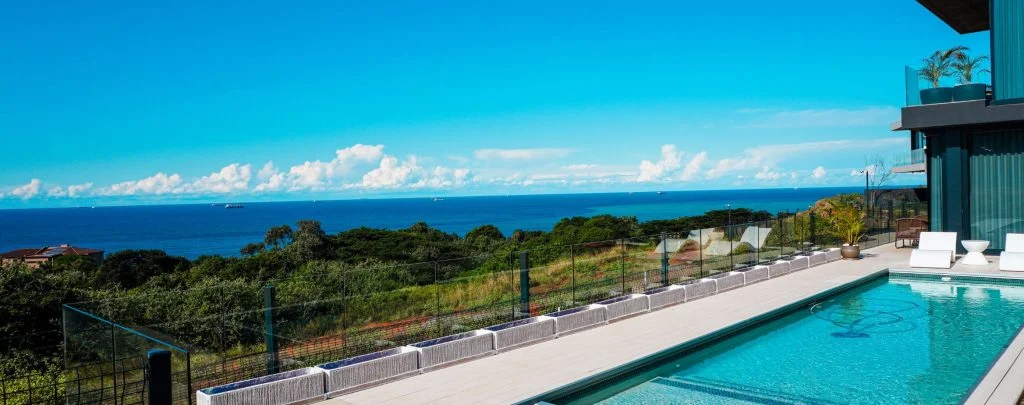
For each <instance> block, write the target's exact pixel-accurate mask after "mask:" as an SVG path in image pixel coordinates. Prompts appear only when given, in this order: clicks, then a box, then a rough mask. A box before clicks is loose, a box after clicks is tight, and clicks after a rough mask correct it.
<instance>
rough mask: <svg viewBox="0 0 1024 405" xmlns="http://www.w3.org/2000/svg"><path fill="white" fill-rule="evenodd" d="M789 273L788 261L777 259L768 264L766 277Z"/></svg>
mask: <svg viewBox="0 0 1024 405" xmlns="http://www.w3.org/2000/svg"><path fill="white" fill-rule="evenodd" d="M786 274H789V262H788V261H786V260H779V261H777V262H775V263H772V264H770V265H768V277H769V278H775V277H779V276H784V275H786Z"/></svg>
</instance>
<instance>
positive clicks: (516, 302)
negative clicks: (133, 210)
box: [0, 204, 924, 404]
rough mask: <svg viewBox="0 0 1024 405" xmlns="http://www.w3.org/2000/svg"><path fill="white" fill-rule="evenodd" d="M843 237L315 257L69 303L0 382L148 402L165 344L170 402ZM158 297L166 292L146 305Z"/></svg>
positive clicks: (769, 232) (785, 234)
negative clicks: (148, 376) (20, 369)
mask: <svg viewBox="0 0 1024 405" xmlns="http://www.w3.org/2000/svg"><path fill="white" fill-rule="evenodd" d="M923 207H924V205H922V204H917V205H915V206H914V207H907V206H906V205H904V206H903V207H899V206H896V207H895V208H893V207H891V206H886V207H885V208H882V209H878V210H872V211H871V213H870V216H869V217H868V218H867V219H866V224H867V228H866V232H865V234H866V238H865V240H864V241H863V242H862V243H861V245H862V247H863V248H870V247H874V246H877V245H880V244H885V243H891V242H892V238H893V229H892V227H893V226H894V224H895V221H894V218H895V217H899V216H900V210H901V209H902V210H907V209H909V210H911V212H915V211H916V212H917V213H921V212H922V211H924V208H923ZM838 245H839V241H838V239H837V238H836V237H834V236H832V235H831V233H830V232H829V231H828V227H827V225H826V221H825V220H824V219H822V218H820V217H816V216H815V215H813V214H810V215H808V214H800V215H791V214H781V215H779V216H778V217H777V218H774V219H771V220H767V221H759V222H751V223H743V224H725V225H723V226H719V227H712V228H706V229H695V230H693V231H690V232H684V233H674V234H669V233H662V234H657V235H648V236H641V237H634V238H624V239H615V240H605V241H594V242H587V243H580V244H573V245H566V246H544V247H540V248H535V249H529V250H512V251H503V252H496V253H494V254H491V255H482V256H476V257H465V258H458V259H450V260H438V261H432V262H424V263H412V264H402V265H387V266H385V265H381V266H370V267H359V268H353V267H350V266H345V265H340V264H336V263H314V264H311V265H310V266H309V267H310V269H307V270H308V271H305V272H303V273H302V274H300V275H298V276H295V277H292V278H289V279H286V280H278V281H276V282H274V283H271V284H269V285H266V286H253V285H248V284H244V283H224V284H220V285H214V286H209V287H205V288H197V289H192V290H188V291H180V292H175V293H165V294H153V295H137V296H132V297H125V298H118V299H111V300H104V301H97V302H90V303H81V304H75V305H68V306H66V308H65V322H64V323H65V331H64V333H65V339H66V342H67V343H66V345H65V350H66V352H67V355H66V357H67V358H68V366H69V367H68V369H67V370H65V371H63V372H61V373H58V374H53V375H42V374H41V375H36V376H20V377H17V378H14V379H8V380H4V381H0V390H2V395H3V396H2V398H3V404H16V403H48V402H47V401H50V402H62V403H115V404H130V403H135V402H141V401H142V397H143V394H144V392H145V384H144V380H145V372H144V370H143V368H142V367H141V366H140V364H142V363H141V362H139V359H141V357H138V356H139V355H140V354H142V353H144V352H145V351H146V350H148V349H151V348H162V349H165V350H169V351H172V352H173V353H174V356H173V373H172V374H173V377H172V383H173V396H174V399H175V402H176V403H191V402H193V401H194V400H195V398H194V392H195V390H198V389H203V388H208V387H213V386H217V385H222V384H226V383H230V382H235V381H239V380H244V379H248V378H254V377H260V376H264V375H267V374H271V373H274V372H278V371H287V370H291V369H296V368H301V367H308V366H313V365H317V364H322V363H325V362H329V361H334V360H338V359H342V358H347V357H351V356H356V355H361V354H366V353H371V352H375V351H380V350H385V349H389V348H393V347H398V346H403V345H407V344H411V343H415V342H419V341H423V340H427V339H432V338H436V337H441V336H445V335H450V334H453V333H458V332H464V331H469V330H474V329H478V328H482V327H486V326H490V325H494V324H499V323H503V322H507V321H512V320H516V319H520V318H523V317H528V316H535V315H540V314H545V313H550V312H554V311H557V310H561V309H566V308H571V307H575V306H580V305H585V304H590V303H593V302H597V301H600V300H603V299H607V298H612V297H616V296H620V295H623V294H629V293H639V292H643V291H645V290H648V289H651V288H656V287H660V286H663V285H667V284H671V283H687V282H691V281H692V280H697V279H700V278H704V277H713V276H715V275H716V274H719V273H723V272H728V271H731V270H734V269H739V268H743V267H748V266H752V265H756V264H760V263H767V262H771V261H773V260H776V259H779V258H782V257H787V256H792V255H795V254H799V253H802V252H806V251H810V250H816V249H823V248H827V247H834V246H838ZM157 300H159V301H161V302H162V305H147V304H151V303H153V302H156V301H157ZM162 308H173V312H161V311H163V310H162ZM115 321H117V322H115ZM122 325H131V327H127V326H122ZM169 336H174V338H171V337H169ZM114 359H117V360H114ZM69 373H71V374H69ZM19 381H20V382H19ZM90 401H92V402H90ZM96 401H98V402H96Z"/></svg>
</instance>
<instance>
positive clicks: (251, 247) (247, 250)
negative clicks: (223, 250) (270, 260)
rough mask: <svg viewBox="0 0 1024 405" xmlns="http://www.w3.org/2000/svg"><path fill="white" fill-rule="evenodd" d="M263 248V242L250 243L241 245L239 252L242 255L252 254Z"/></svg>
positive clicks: (264, 246)
mask: <svg viewBox="0 0 1024 405" xmlns="http://www.w3.org/2000/svg"><path fill="white" fill-rule="evenodd" d="M265 248H266V245H264V244H263V243H250V244H248V245H245V247H243V248H242V250H240V251H239V253H241V254H242V256H252V255H254V254H257V253H260V252H262V251H263V250H264V249H265Z"/></svg>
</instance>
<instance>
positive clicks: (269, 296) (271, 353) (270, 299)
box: [263, 284, 279, 374]
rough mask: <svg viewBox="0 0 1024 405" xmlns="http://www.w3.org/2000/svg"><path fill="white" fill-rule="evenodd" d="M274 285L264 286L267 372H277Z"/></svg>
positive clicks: (264, 332)
mask: <svg viewBox="0 0 1024 405" xmlns="http://www.w3.org/2000/svg"><path fill="white" fill-rule="evenodd" d="M275 301H276V297H275V294H274V286H273V285H272V284H268V285H266V286H263V340H264V342H265V343H266V346H267V374H277V371H278V369H279V368H278V361H277V331H276V330H275V328H274V304H275Z"/></svg>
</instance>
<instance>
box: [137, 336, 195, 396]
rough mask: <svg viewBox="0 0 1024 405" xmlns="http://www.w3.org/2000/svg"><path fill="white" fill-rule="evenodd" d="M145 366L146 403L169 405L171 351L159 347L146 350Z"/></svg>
mask: <svg viewBox="0 0 1024 405" xmlns="http://www.w3.org/2000/svg"><path fill="white" fill-rule="evenodd" d="M146 368H147V370H148V373H149V378H148V381H147V384H148V385H149V386H148V387H146V399H147V401H146V403H148V404H149V405H171V402H172V400H171V394H172V392H171V352H169V351H167V350H161V349H152V350H149V351H147V352H146ZM189 395H192V393H189Z"/></svg>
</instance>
